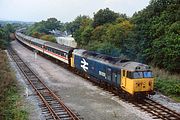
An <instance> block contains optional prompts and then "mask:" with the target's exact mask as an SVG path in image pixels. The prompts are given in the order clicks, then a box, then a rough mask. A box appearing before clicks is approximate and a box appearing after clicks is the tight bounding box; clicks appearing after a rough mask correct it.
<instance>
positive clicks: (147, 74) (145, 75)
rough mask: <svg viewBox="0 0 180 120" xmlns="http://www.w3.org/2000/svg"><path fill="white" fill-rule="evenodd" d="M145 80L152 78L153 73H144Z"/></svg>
mask: <svg viewBox="0 0 180 120" xmlns="http://www.w3.org/2000/svg"><path fill="white" fill-rule="evenodd" d="M143 75H144V78H152V77H153V74H152V72H150V71H148V72H143Z"/></svg>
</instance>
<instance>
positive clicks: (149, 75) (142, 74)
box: [127, 71, 153, 79]
mask: <svg viewBox="0 0 180 120" xmlns="http://www.w3.org/2000/svg"><path fill="white" fill-rule="evenodd" d="M127 77H128V78H131V79H139V78H152V77H153V74H152V72H150V71H148V72H139V71H138V72H129V71H128V72H127Z"/></svg>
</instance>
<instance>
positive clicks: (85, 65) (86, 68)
mask: <svg viewBox="0 0 180 120" xmlns="http://www.w3.org/2000/svg"><path fill="white" fill-rule="evenodd" d="M81 67H82V68H83V70H84V71H86V72H87V70H88V63H87V62H86V60H85V59H84V58H83V59H82V60H81Z"/></svg>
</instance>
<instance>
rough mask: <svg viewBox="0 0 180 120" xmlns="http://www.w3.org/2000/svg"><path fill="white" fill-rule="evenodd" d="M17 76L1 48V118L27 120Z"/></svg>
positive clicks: (4, 119)
mask: <svg viewBox="0 0 180 120" xmlns="http://www.w3.org/2000/svg"><path fill="white" fill-rule="evenodd" d="M27 119H28V113H27V112H26V110H25V109H24V108H23V105H22V101H21V97H20V93H19V88H18V85H17V83H16V77H15V74H14V73H13V71H11V69H10V66H9V64H8V59H7V56H6V53H5V52H4V51H2V50H0V120H27Z"/></svg>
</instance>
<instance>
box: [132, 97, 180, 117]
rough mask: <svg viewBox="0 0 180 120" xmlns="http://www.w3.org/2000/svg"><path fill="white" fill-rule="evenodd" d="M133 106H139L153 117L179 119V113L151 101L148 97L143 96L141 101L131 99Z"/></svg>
mask: <svg viewBox="0 0 180 120" xmlns="http://www.w3.org/2000/svg"><path fill="white" fill-rule="evenodd" d="M131 103H133V105H135V107H138V108H140V109H141V110H143V111H145V112H147V113H150V114H151V115H152V116H153V119H162V120H180V114H179V113H176V112H175V111H173V110H170V109H169V108H167V107H165V106H163V105H161V104H159V103H157V102H155V101H153V100H152V99H150V98H145V99H143V100H141V101H131Z"/></svg>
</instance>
